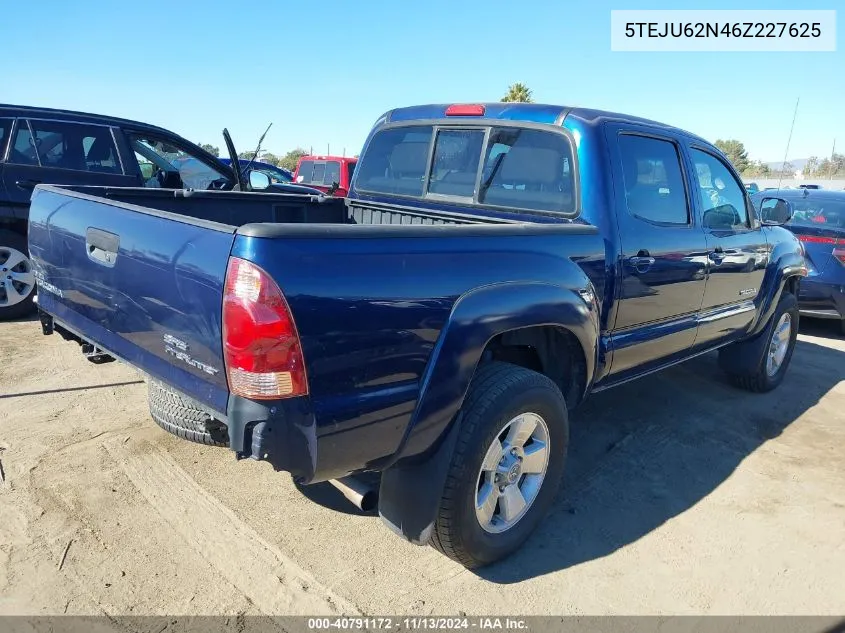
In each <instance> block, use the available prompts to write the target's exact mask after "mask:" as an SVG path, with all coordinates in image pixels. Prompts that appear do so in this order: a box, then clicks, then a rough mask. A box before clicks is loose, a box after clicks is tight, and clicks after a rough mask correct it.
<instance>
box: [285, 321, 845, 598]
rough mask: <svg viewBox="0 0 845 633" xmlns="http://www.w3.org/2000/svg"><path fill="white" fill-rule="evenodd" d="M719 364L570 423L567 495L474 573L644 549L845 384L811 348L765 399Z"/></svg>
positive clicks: (516, 576)
mask: <svg viewBox="0 0 845 633" xmlns="http://www.w3.org/2000/svg"><path fill="white" fill-rule="evenodd" d="M801 332H802V334H805V335H809V336H815V337H823V338H830V339H837V338H841V335H839V334H838V323H833V324H831V323H827V322H824V321H808V322H807V323H806V325H805V322H804V321H803V320H802V323H801ZM716 360H717V355H716V354H715V353H713V354H708V355H705V356H702V357H699V358H696V359H692V360H690V361H688V362H686V363H684V364H682V365H679V366H677V367H674V368H672V369H669V370H666V371H663V372H660V373H657V374H654V375H652V376H647V377H645V378H642V379H640V380H637V381H634V382H632V383H629V384H628V385H623V386H620V387H617V388H615V389H611V390H609V391H606V392H603V393H599V394H595V395H593V396H591V397H590V398H589V399H588V400H587V401H586V402H585V403H584V405H582V407H581V408H580V409H579V410H578V411H576V412H575V413H574V415H573V419H572V420H571V437H570V449H569V458H568V463H567V469H566V474H565V478H564V484H563V489H562V491H561V494H560V495H559V497H558V500H557V502H556V503H555V505H554V506H553V508H552V510H551V511H550V513H549V516H548V517H547V518H546V520H545V521H544V522H543V523H542V524H541V525H540V527H539V528H538V530H537V531H536V532H535V533H534V535H533V536H532V537H531V538H530V539H529V540H528V542H527V543H526V544H525V545H524V546H523V547H522V548H521V549H520V550H519V551H518V552H517V553H516V554H514V555H513V556H511V557H509V558H508V559H506V560H505V561H503V562H501V563H499V564H496V565H492V566H490V567H486V568H483V569H480V570H478V571H477V572H476V573H477V574H478V575H479V576H481V577H482V578H485V579H487V580H490V581H492V582H496V583H502V584H507V583H514V582H519V581H522V580H526V579H528V578H532V577H535V576H541V575H544V574H548V573H551V572H554V571H557V570H561V569H565V568H568V567H572V566H575V565H578V564H580V563H584V562H587V561H590V560H594V559H598V558H602V557H604V556H608V555H609V554H612V553H613V552H615V551H616V550H618V549H619V548H621V547H624V546H625V545H628V544H631V543H633V542H635V541H637V540H639V539H640V538H642V537H643V536H645V535H646V534H648V533H649V532H651V531H652V530H654V529H656V528H658V527H660V526H661V525H662V524H663V523H665V522H666V521H668V520H670V519H672V518H673V517H675V516H678V515H680V514H682V513H683V512H685V511H686V510H688V509H689V508H691V507H692V506H694V505H695V504H696V503H698V502H699V501H700V500H701V499H703V498H704V497H706V496H707V495H709V494H710V493H711V492H713V491H714V490H715V489H716V488H717V487H718V486H719V485H720V484H721V483H722V482H724V481H725V480H726V479H727V478H728V477H729V476H730V475H731V473H733V472H734V470H736V468H737V467H738V466H739V465H740V464H741V463H742V462H743V460H744V459H745V458H746V457H748V456H749V455H750V454H751V453H753V452H754V451H755V450H756V449H757V448H759V447H760V446H761V445H762V444H764V443H765V442H766V441H768V440H770V439H773V438H776V437H778V436H779V435H780V434H781V433H782V432H783V430H784V429H785V428H786V427H787V426H789V425H790V424H791V423H792V422H794V421H795V420H796V419H797V418H799V417H800V416H801V415H802V414H803V413H804V412H806V411H807V410H808V409H810V408H811V407H813V406H814V405H816V404H817V403H818V402H819V400H820V399H821V398H822V397H823V396H824V395H825V394H826V393H827V392H828V391H830V390H831V389H832V388H833V387H835V386H836V385H837V384H838V383H839V382H840V381H842V380H845V352H841V351H838V350H835V349H831V348H829V347H824V346H821V345H817V344H815V343H812V342H809V341H804V340H799V341H798V342H797V344H796V348H795V354H794V356H793V359H792V363H791V365H790V368H789V370H788V373H787V375H786V377H785V381H784V383H783V384H782V385H781V386H780V387H779V388H778V389H776V390H775V391H773V392H771V393H768V394H752V393H748V392H745V391H742V390H739V389H737V388H735V387H733V386H732V385H730V384H729V383H728V382H727V380H726V378H725V376H724V374H723V373H722V372H721V371H720V370H719V368H718V366H717V363H716ZM373 481H374V482H377V478H373ZM376 485H377V483H376ZM299 489H300V491H301V492H302V494H303V495H305V496H306V497H308V498H309V499H310V500H312V501H314V502H316V503H319V504H320V505H323V506H324V507H326V508H329V509H332V510H334V511H336V512H342V513H347V514H355V515H361V516H371V515H373V514H375V513H364V512H362V511H360V510H358V509H357V508H356V507H355V506H353V505H352V504H351V503H350V502H349V501H347V500H346V499H345V497H344V496H343V495H342V494H341V493H340V492H339V491H338V490H337V489H335V488H334V487H332V486H331V484H328V483H325V484H316V485H312V486H301V487H299Z"/></svg>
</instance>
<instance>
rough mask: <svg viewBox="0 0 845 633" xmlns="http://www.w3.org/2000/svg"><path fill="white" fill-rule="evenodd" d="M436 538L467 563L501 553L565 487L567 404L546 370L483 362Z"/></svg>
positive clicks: (484, 561) (471, 565) (516, 543)
mask: <svg viewBox="0 0 845 633" xmlns="http://www.w3.org/2000/svg"><path fill="white" fill-rule="evenodd" d="M460 424H461V429H460V436H459V438H458V442H457V445H456V447H455V454H454V456H453V458H452V463H451V464H450V467H449V474H448V478H447V481H446V486H445V489H444V493H443V497H442V499H441V502H440V508H439V511H438V515H437V519H436V522H435V526H434V533H433V535H432V540H431V544H432V545H433V546H434V547H435V548H437V549H438V550H440V551H441V552H442V553H444V554H446V555H447V556H449V557H450V558H452V559H454V560H455V561H457V562H459V563H461V564H462V565H464V566H465V567H469V568H474V567H480V566H482V565H487V564H489V563H492V562H494V561H496V560H499V559H502V558H504V557H506V556H508V555H509V554H511V553H512V552H514V551H515V550H517V549H518V548H519V547H520V546H521V545H522V544H523V542H524V541H525V540H526V539H527V538H528V537H529V536H530V535H531V533H532V532H533V531H534V529H535V528H536V527H537V525H538V524H539V522H540V521H541V520H542V518H543V517H544V516H545V514H546V512H547V511H548V509H549V507H550V506H551V504H552V502H553V501H554V497H555V494H556V493H557V490H558V488H559V487H560V481H561V477H562V474H563V467H564V462H565V458H566V451H567V446H568V444H569V424H568V418H567V410H566V402H565V401H564V399H563V395H562V394H561V392H560V389H558V387H557V385H555V384H554V382H552V381H551V380H549V379H548V378H547V377H546V376H543V375H542V374H539V373H537V372H533V371H530V370H527V369H524V368H522V367H518V366H516V365H510V364H507V363H499V362H495V363H490V364H488V365H486V366H484V367H482V368H481V369H480V370H479V372H478V374H477V375H476V377H475V378H474V380H473V382H472V385H471V386H470V390H469V393H468V394H467V398H466V401H465V405H464V408H463V418H462V420H461V422H460Z"/></svg>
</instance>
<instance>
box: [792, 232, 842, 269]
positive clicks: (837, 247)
mask: <svg viewBox="0 0 845 633" xmlns="http://www.w3.org/2000/svg"><path fill="white" fill-rule="evenodd" d="M798 239H799V240H801V241H802V242H804V243H809V244H832V245H833V257H834V258H836V259H837V260H838V261H839V263H840V264H843V265H845V239H842V238H839V239H837V238H835V237H820V236H817V235H799V236H798Z"/></svg>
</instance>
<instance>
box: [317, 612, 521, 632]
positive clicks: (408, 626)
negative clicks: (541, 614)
mask: <svg viewBox="0 0 845 633" xmlns="http://www.w3.org/2000/svg"><path fill="white" fill-rule="evenodd" d="M527 628H528V624H527V622H526V621H525V619H522V618H510V617H487V616H479V617H395V618H394V617H374V616H369V617H352V618H350V617H338V618H309V619H308V630H310V631H330V630H353V631H354V630H368V631H375V630H384V631H389V630H426V631H441V630H443V631H445V630H471V629H478V630H483V631H519V630H525V629H527Z"/></svg>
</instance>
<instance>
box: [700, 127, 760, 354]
mask: <svg viewBox="0 0 845 633" xmlns="http://www.w3.org/2000/svg"><path fill="white" fill-rule="evenodd" d="M689 155H690V159H691V162H692V166H693V171H694V182H695V183H696V184H697V187H696V192H695V193H696V195H695V198H696V201H697V203H698V204H699V207H700V217H701V222H702V225H703V227H704V234H705V237H706V238H707V258H708V274H707V288H706V290H705V292H704V301H703V303H702V306H701V317H700V321H699V329H698V336H697V338H696V345H707V344H709V343H714V342H717V341H719V340H723V339H725V338H729V337H732V336H736V335H739V334H741V333H743V332H745V330H746V329H747V327H748V326H749V325H750V324H751V322H752V320H753V319H754V317H755V316H756V302H755V300H756V299H757V297H758V294H759V292H760V287H761V285H762V284H763V276H764V275H765V272H766V265H767V263H768V259H769V255H768V254H769V247H768V242H767V241H766V237H765V234H764V232H763V229H762V227H761V226H760V223H759V222H758V221H755V217H754V209H753V206H752V204H751V201H750V199H749V197H748V193H747V192H746V190H745V187H744V186H743V184H742V181H741V180H740V179H739V177H738V176H737V175H736V174H735V173H734V171H733V169H732V168H731V167H730V166H729V165H728V163H727V162H726V161H725V160H724V159H723V158H722V157H720V156H718V155H717V154H716V153H715V152H712V150H709V149H707V148H705V147H703V146H697V145H694V144H693V145H691V146H690V147H689Z"/></svg>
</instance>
